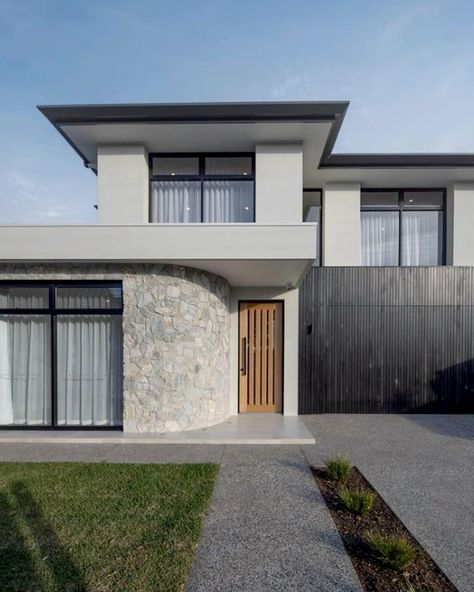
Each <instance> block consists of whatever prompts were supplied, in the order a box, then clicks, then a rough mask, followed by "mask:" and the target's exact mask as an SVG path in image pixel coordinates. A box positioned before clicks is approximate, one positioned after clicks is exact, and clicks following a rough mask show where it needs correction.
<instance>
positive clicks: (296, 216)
mask: <svg viewBox="0 0 474 592" xmlns="http://www.w3.org/2000/svg"><path fill="white" fill-rule="evenodd" d="M255 202H256V204H255V205H256V212H255V221H256V222H257V223H259V224H268V223H285V224H293V223H296V224H300V223H301V222H302V218H303V147H302V145H301V144H291V145H287V144H259V145H257V146H256V148H255Z"/></svg>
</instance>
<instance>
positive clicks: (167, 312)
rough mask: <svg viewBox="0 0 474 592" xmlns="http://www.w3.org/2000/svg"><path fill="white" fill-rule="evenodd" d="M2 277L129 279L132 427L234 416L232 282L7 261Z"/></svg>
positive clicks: (126, 403)
mask: <svg viewBox="0 0 474 592" xmlns="http://www.w3.org/2000/svg"><path fill="white" fill-rule="evenodd" d="M0 279H10V280H13V281H14V280H20V279H31V280H34V279H46V280H49V281H55V280H64V279H68V280H69V279H76V280H83V279H87V280H94V279H96V280H121V281H122V282H123V299H124V312H123V379H124V380H123V426H124V431H125V432H127V431H128V432H170V431H180V430H188V429H196V428H202V427H206V426H209V425H212V424H215V423H219V422H222V421H224V420H225V419H226V418H227V417H228V415H229V372H230V370H229V333H230V314H229V298H230V287H229V284H228V283H227V281H226V280H224V279H223V278H221V277H219V276H216V275H214V274H211V273H208V272H205V271H201V270H198V269H193V268H188V267H181V266H175V265H160V264H153V265H151V264H150V265H143V264H136V265H132V264H110V265H93V264H78V263H71V264H48V265H43V264H3V265H0Z"/></svg>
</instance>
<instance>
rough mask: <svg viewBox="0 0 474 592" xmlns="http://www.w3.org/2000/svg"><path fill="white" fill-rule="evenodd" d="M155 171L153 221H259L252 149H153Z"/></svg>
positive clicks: (152, 195) (152, 183) (152, 159)
mask: <svg viewBox="0 0 474 592" xmlns="http://www.w3.org/2000/svg"><path fill="white" fill-rule="evenodd" d="M151 171H152V177H151V204H150V222H158V223H165V224H166V223H168V224H183V223H184V224H186V223H188V224H189V223H199V222H206V223H217V224H222V223H226V222H241V223H245V222H247V223H249V222H254V221H255V197H254V191H255V187H254V185H255V184H254V179H255V176H254V158H253V156H252V155H249V154H243V155H242V154H227V155H191V156H189V155H183V156H180V155H171V156H169V155H152V156H151Z"/></svg>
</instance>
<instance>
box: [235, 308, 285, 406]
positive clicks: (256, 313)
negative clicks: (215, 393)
mask: <svg viewBox="0 0 474 592" xmlns="http://www.w3.org/2000/svg"><path fill="white" fill-rule="evenodd" d="M239 315H240V319H239V322H240V344H239V345H240V347H239V368H240V380H239V398H240V405H239V411H240V413H252V412H253V413H259V412H260V413H281V411H282V400H283V304H282V303H281V302H241V303H240V308H239Z"/></svg>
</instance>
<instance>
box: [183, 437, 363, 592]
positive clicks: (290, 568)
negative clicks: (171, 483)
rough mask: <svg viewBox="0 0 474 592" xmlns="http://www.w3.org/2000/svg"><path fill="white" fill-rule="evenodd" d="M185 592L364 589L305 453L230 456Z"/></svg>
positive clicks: (236, 453)
mask: <svg viewBox="0 0 474 592" xmlns="http://www.w3.org/2000/svg"><path fill="white" fill-rule="evenodd" d="M188 590H189V592H222V591H224V590H225V591H229V592H234V591H235V592H238V591H242V592H243V591H245V592H263V591H268V592H278V591H280V590H281V591H285V592H288V591H292V590H295V591H296V590H301V591H308V592H310V591H313V590H314V591H318V592H326V591H327V592H329V591H334V592H335V591H340V592H349V591H359V590H361V588H360V584H359V581H358V580H357V576H356V575H355V572H354V570H353V567H352V564H351V562H350V560H349V557H348V556H347V554H346V552H345V550H344V547H343V544H342V541H341V539H340V538H339V535H338V533H337V531H336V528H335V526H334V524H333V522H332V520H331V517H330V515H329V513H328V510H327V508H326V506H325V505H324V502H323V499H322V497H321V494H320V492H319V490H318V489H317V488H316V486H315V481H314V479H313V476H312V474H311V471H310V468H309V466H308V464H307V462H306V460H305V458H304V456H303V455H302V453H301V451H299V450H298V449H296V448H295V447H292V448H288V447H287V448H284V447H282V448H280V449H279V450H275V448H274V447H272V448H267V449H262V448H256V449H253V450H252V449H250V448H249V447H245V448H243V447H242V448H241V449H240V450H239V449H236V448H234V449H228V450H226V451H225V453H224V457H223V460H222V466H221V471H220V475H219V478H218V482H217V485H216V488H215V491H214V495H213V500H212V504H211V507H210V510H209V514H208V516H207V518H206V521H205V525H204V531H203V535H202V537H201V541H200V544H199V546H198V550H197V553H196V558H195V562H194V565H193V568H192V570H191V575H190V580H189V588H188Z"/></svg>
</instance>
